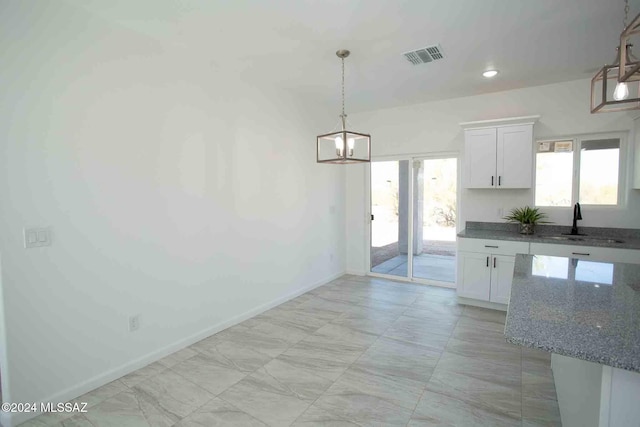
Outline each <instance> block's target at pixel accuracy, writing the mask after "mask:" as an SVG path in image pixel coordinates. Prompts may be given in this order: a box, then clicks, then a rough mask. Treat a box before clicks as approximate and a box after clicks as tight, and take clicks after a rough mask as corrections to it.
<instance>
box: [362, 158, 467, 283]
mask: <svg viewBox="0 0 640 427" xmlns="http://www.w3.org/2000/svg"><path fill="white" fill-rule="evenodd" d="M457 166H458V161H457V158H456V157H452V156H448V157H439V158H408V159H404V160H394V161H381V162H372V163H371V214H372V217H371V235H370V236H371V248H370V260H371V263H370V265H371V273H373V274H374V275H384V276H396V277H403V278H408V279H411V280H416V281H424V282H436V283H440V284H444V285H453V284H454V283H455V239H456V218H457V203H456V201H457V176H458V170H457Z"/></svg>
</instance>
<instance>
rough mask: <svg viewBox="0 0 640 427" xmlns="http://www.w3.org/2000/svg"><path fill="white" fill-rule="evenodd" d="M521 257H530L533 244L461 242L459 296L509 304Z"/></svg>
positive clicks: (481, 240) (475, 240)
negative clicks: (514, 273)
mask: <svg viewBox="0 0 640 427" xmlns="http://www.w3.org/2000/svg"><path fill="white" fill-rule="evenodd" d="M517 253H524V254H526V253H529V243H524V242H508V241H501V240H483V239H458V258H457V263H458V265H457V277H458V283H457V288H458V296H461V297H465V298H472V299H476V300H482V301H488V302H494V303H500V304H508V303H509V296H510V294H511V282H512V281H513V268H514V266H515V255H516V254H517Z"/></svg>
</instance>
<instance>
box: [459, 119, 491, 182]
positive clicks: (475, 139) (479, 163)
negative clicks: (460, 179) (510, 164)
mask: <svg viewBox="0 0 640 427" xmlns="http://www.w3.org/2000/svg"><path fill="white" fill-rule="evenodd" d="M496 184H497V178H496V128H488V129H470V130H467V131H465V133H464V186H465V188H495V186H496Z"/></svg>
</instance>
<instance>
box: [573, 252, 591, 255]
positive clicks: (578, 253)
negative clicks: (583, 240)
mask: <svg viewBox="0 0 640 427" xmlns="http://www.w3.org/2000/svg"><path fill="white" fill-rule="evenodd" d="M571 253H572V254H573V255H584V256H589V255H591V254H587V253H584V252H571Z"/></svg>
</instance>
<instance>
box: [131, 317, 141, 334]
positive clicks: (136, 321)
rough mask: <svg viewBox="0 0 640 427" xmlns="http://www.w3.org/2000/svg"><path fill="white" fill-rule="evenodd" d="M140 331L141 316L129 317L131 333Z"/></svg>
mask: <svg viewBox="0 0 640 427" xmlns="http://www.w3.org/2000/svg"><path fill="white" fill-rule="evenodd" d="M138 329H140V315H139V314H136V315H135V316H129V332H134V331H137V330H138Z"/></svg>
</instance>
